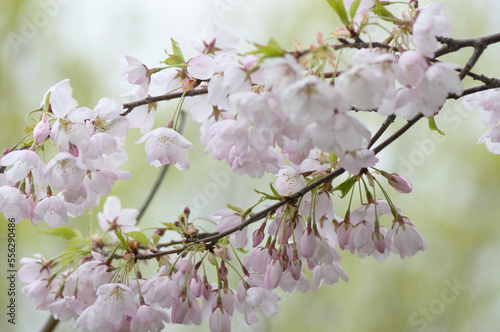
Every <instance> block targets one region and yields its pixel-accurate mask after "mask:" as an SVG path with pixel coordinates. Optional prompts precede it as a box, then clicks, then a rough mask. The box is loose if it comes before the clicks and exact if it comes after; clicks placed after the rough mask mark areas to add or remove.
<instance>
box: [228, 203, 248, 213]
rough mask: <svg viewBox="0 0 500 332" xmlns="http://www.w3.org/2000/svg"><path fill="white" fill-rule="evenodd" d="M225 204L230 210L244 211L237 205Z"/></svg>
mask: <svg viewBox="0 0 500 332" xmlns="http://www.w3.org/2000/svg"><path fill="white" fill-rule="evenodd" d="M226 206H227V208H228V209H231V210H233V211H235V212H238V213H243V212H244V211H243V209H242V208H240V207H237V206H234V205H231V204H226Z"/></svg>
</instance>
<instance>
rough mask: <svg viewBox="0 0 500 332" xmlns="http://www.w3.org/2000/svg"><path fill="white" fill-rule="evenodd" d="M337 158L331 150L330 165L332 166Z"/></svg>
mask: <svg viewBox="0 0 500 332" xmlns="http://www.w3.org/2000/svg"><path fill="white" fill-rule="evenodd" d="M337 160H338V157H337V155H336V154H335V153H333V152H330V165H332V167H334V164H335V162H337Z"/></svg>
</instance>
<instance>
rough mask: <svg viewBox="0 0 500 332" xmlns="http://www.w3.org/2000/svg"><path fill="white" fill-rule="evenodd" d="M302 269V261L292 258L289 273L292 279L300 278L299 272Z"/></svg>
mask: <svg viewBox="0 0 500 332" xmlns="http://www.w3.org/2000/svg"><path fill="white" fill-rule="evenodd" d="M301 271H302V261H301V260H300V259H294V260H292V261H291V262H290V273H291V274H292V277H293V279H295V280H299V279H300V272H301Z"/></svg>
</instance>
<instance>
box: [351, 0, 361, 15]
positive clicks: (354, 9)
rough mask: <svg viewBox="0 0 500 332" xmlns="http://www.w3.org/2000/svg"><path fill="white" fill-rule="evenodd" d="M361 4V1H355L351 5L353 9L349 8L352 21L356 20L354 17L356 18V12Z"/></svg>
mask: <svg viewBox="0 0 500 332" xmlns="http://www.w3.org/2000/svg"><path fill="white" fill-rule="evenodd" d="M360 2H361V0H354V1H353V2H352V3H351V7H350V8H349V15H350V16H351V19H354V16H356V11H357V10H358V7H359V4H360Z"/></svg>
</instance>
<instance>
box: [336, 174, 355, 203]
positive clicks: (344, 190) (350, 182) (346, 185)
mask: <svg viewBox="0 0 500 332" xmlns="http://www.w3.org/2000/svg"><path fill="white" fill-rule="evenodd" d="M357 181H358V179H357V178H356V177H355V176H353V177H350V178H349V179H347V180H345V181H344V182H342V183H341V184H339V185H338V186H337V187H335V189H333V190H334V191H335V190H340V192H341V196H340V197H341V198H344V197H345V196H346V195H347V194H348V193H349V192H350V191H351V188H352V187H353V186H354V184H355V183H356V182H357Z"/></svg>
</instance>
